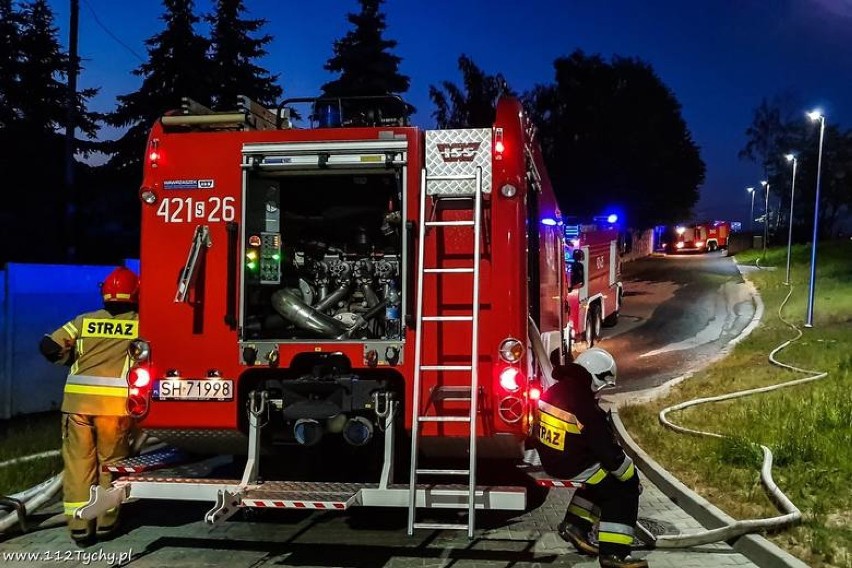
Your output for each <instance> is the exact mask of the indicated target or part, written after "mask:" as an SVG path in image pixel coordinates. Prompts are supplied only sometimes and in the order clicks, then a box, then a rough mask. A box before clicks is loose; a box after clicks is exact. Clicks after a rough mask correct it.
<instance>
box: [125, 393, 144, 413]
mask: <svg viewBox="0 0 852 568" xmlns="http://www.w3.org/2000/svg"><path fill="white" fill-rule="evenodd" d="M127 413H128V414H129V415H130V416H132V417H133V418H141V417H143V416H145V414H147V413H148V397H146V396H144V395H139V394H134V395H130V396H129V397H128V398H127Z"/></svg>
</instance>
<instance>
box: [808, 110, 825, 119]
mask: <svg viewBox="0 0 852 568" xmlns="http://www.w3.org/2000/svg"><path fill="white" fill-rule="evenodd" d="M808 118H810V119H811V120H819V119H821V118H823V116H822V111H820V110H819V109H815V110H812V111H811V112H809V113H808Z"/></svg>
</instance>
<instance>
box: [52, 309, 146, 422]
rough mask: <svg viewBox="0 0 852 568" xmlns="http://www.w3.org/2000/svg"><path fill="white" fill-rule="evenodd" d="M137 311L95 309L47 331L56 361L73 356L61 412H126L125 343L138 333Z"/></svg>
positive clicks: (126, 364)
mask: <svg viewBox="0 0 852 568" xmlns="http://www.w3.org/2000/svg"><path fill="white" fill-rule="evenodd" d="M138 319H139V316H138V314H137V313H136V311H135V310H134V311H125V312H122V313H110V312H109V311H107V310H98V311H95V312H90V313H86V314H82V315H80V316H77V317H76V318H74V319H73V320H71V321H69V322H68V323H66V324H65V325H63V326H62V327H60V328H59V329H57V330H56V331H54V332H53V333H51V334H50V336H49V337H50V339H51V340H53V341H54V342H55V343H56V344H58V345H59V347H60V351H59V353H57V356H56V358H57V360H58V362H63V361H65V360H68V359H69V358H70V359H71V360H73V364H72V366H71V371H70V372H69V373H68V379H67V381H66V383H65V394H64V396H63V399H62V412H68V413H72V414H87V415H98V416H123V415H126V414H127V394H128V386H127V371H128V369H129V368H130V358H129V356H128V355H127V347H128V345H129V344H130V342H131V341H132V340H134V339H136V338H137V337H138V335H139V321H138Z"/></svg>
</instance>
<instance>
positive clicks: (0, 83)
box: [0, 0, 22, 128]
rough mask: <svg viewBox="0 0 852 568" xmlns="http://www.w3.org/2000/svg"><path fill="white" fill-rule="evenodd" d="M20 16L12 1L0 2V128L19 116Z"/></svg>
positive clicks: (3, 0)
mask: <svg viewBox="0 0 852 568" xmlns="http://www.w3.org/2000/svg"><path fill="white" fill-rule="evenodd" d="M20 25H21V16H20V13H19V12H18V11H16V10H15V9H14V6H13V5H12V0H0V128H5V127H7V126H8V125H9V124H10V123H11V122H12V121H13V120H15V119H17V118H18V117H19V116H20V114H19V113H20V109H19V107H18V101H19V98H20V93H21V91H20V81H21V77H20V67H21V60H22V54H21V34H20Z"/></svg>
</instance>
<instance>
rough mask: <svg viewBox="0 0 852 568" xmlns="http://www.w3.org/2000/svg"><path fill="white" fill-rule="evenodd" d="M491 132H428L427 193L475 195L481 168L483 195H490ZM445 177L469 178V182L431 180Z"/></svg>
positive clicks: (470, 130)
mask: <svg viewBox="0 0 852 568" xmlns="http://www.w3.org/2000/svg"><path fill="white" fill-rule="evenodd" d="M491 155H492V153H491V129H490V128H476V129H472V128H467V129H460V130H427V131H426V178H427V181H426V193H427V194H428V195H448V196H453V195H472V194H474V193H475V192H476V182H475V181H474V179H473V176H475V175H476V168H478V167H481V168H482V192H483V193H491V163H492V160H491ZM443 176H469V177H470V178H471V179H466V180H432V181H429V178H434V177H443Z"/></svg>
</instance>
